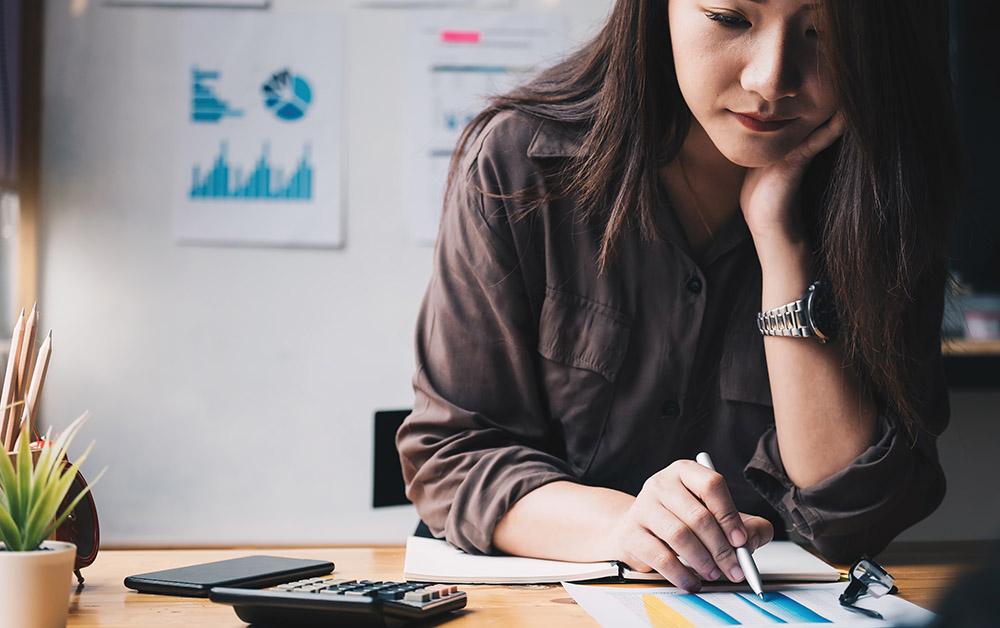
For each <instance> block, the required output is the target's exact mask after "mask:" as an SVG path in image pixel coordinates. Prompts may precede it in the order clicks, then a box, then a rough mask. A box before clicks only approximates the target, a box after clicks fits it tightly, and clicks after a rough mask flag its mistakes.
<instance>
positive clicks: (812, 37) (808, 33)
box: [806, 28, 819, 39]
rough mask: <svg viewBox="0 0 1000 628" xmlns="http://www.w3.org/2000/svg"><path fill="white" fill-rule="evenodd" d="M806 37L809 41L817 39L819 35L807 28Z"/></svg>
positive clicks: (814, 30)
mask: <svg viewBox="0 0 1000 628" xmlns="http://www.w3.org/2000/svg"><path fill="white" fill-rule="evenodd" d="M806 37H808V38H809V39H819V33H817V32H816V29H815V28H807V29H806Z"/></svg>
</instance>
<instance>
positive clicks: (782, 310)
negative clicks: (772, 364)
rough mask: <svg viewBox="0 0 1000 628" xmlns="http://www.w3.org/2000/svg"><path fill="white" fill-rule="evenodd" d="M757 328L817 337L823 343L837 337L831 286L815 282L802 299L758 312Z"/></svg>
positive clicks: (765, 332) (767, 333) (767, 332)
mask: <svg viewBox="0 0 1000 628" xmlns="http://www.w3.org/2000/svg"><path fill="white" fill-rule="evenodd" d="M757 328H758V329H760V333H761V334H763V335H765V336H793V337H796V338H803V337H808V336H815V337H816V339H817V340H819V341H820V343H822V344H826V343H827V342H830V341H832V340H836V338H837V307H836V305H835V304H834V301H833V294H832V293H831V291H830V286H829V285H828V284H826V283H824V282H822V281H815V282H813V283H812V285H810V286H809V290H807V291H806V293H805V294H804V295H802V298H801V299H799V300H797V301H792V302H791V303H787V304H785V305H782V306H781V307H776V308H774V309H773V310H768V311H766V312H758V313H757Z"/></svg>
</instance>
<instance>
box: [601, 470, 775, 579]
mask: <svg viewBox="0 0 1000 628" xmlns="http://www.w3.org/2000/svg"><path fill="white" fill-rule="evenodd" d="M613 535H614V537H615V539H616V540H617V542H618V545H619V547H620V554H621V559H622V560H624V561H625V562H626V563H628V565H629V566H630V567H632V568H633V569H635V570H637V571H652V570H656V571H657V572H659V573H660V574H662V575H663V577H665V578H666V579H667V580H669V581H670V582H672V583H673V584H675V585H677V586H679V587H681V588H683V589H687V590H688V591H697V590H698V589H700V588H701V581H700V580H699V578H698V576H697V575H695V574H694V573H692V570H693V571H694V572H697V574H699V575H700V576H701V578H703V579H705V580H717V579H718V578H720V577H722V576H723V575H725V576H726V577H727V578H728V579H729V580H731V581H733V582H739V581H741V580H743V572H742V570H741V569H740V565H739V561H738V560H737V558H736V552H735V551H734V550H733V548H734V547H738V546H741V545H746V548H747V549H748V550H749V551H751V552H752V551H754V550H755V549H757V548H758V547H760V546H761V545H764V544H765V543H768V542H769V541H770V540H771V539H772V538H773V537H774V528H773V527H772V526H771V523H770V522H769V521H767V520H766V519H763V518H761V517H755V516H752V515H745V514H743V513H740V512H738V511H737V510H736V506H735V505H734V504H733V498H732V496H731V495H730V494H729V489H728V488H727V487H726V482H725V480H724V479H723V477H722V476H721V475H719V474H718V473H716V472H715V471H712V470H711V469H708V468H705V467H703V466H701V465H700V464H698V463H697V462H695V461H693V460H678V461H677V462H674V463H673V464H671V465H670V466H669V467H667V468H665V469H663V470H662V471H660V472H659V473H657V474H656V475H654V476H652V477H650V478H649V479H648V480H646V483H645V484H644V485H643V487H642V491H640V492H639V495H638V497H636V499H635V502H633V504H632V506H631V507H630V508H629V509H628V510H627V511H626V512H625V514H624V515H622V516H621V517H620V518H619V519H618V521H617V523H616V524H615V526H614V532H613ZM681 558H683V559H684V561H685V562H687V564H688V565H690V567H691V568H690V569H689V568H688V567H685V566H684V565H683V564H682V563H681V561H680V559H681Z"/></svg>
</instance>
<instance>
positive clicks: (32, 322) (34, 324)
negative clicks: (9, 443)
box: [10, 303, 38, 425]
mask: <svg viewBox="0 0 1000 628" xmlns="http://www.w3.org/2000/svg"><path fill="white" fill-rule="evenodd" d="M37 329H38V303H35V304H34V305H33V306H31V314H28V318H27V320H26V321H25V323H24V340H23V341H22V342H21V357H20V360H19V361H18V366H17V386H16V387H15V388H14V391H15V394H14V395H13V396H12V398H11V403H17V402H18V401H24V396H25V395H26V394H27V393H28V382H30V381H31V360H32V359H33V358H34V353H35V332H36V331H37ZM23 411H24V404H23V403H21V404H17V405H15V406H13V407H12V408H11V409H10V414H11V419H10V420H11V421H15V422H16V424H17V425H20V424H21V413H22V412H23Z"/></svg>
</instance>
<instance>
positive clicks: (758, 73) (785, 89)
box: [740, 29, 802, 102]
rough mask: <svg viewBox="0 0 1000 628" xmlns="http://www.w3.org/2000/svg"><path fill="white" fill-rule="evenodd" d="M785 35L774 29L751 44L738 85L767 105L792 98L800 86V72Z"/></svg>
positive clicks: (792, 47) (799, 61)
mask: <svg viewBox="0 0 1000 628" xmlns="http://www.w3.org/2000/svg"><path fill="white" fill-rule="evenodd" d="M801 62H802V59H799V58H797V55H796V54H795V52H794V46H792V45H791V43H790V42H789V37H788V33H786V32H784V31H782V30H779V29H775V30H774V31H773V32H771V33H765V34H761V35H760V36H759V37H758V38H757V40H755V41H754V42H753V44H752V45H751V49H750V51H749V53H748V59H747V64H746V66H745V67H744V68H743V73H742V74H741V76H740V84H741V85H742V86H743V89H744V90H746V91H748V92H755V93H757V94H759V95H760V96H761V97H762V98H763V99H764V100H767V101H769V102H771V101H776V100H780V99H781V98H786V97H789V96H795V95H796V94H797V93H798V92H799V89H800V88H801V86H802V72H801V70H800V67H799V64H800V63H801Z"/></svg>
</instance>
